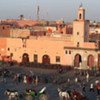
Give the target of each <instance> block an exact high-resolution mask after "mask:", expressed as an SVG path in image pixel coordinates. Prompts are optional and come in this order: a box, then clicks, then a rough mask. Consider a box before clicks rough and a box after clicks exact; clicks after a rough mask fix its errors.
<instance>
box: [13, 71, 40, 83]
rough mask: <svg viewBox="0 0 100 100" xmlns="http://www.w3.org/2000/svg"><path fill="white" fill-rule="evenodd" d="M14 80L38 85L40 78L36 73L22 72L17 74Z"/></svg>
mask: <svg viewBox="0 0 100 100" xmlns="http://www.w3.org/2000/svg"><path fill="white" fill-rule="evenodd" d="M13 80H14V81H15V82H16V83H21V82H22V83H24V84H35V85H38V82H39V78H38V76H36V75H33V76H32V75H22V74H19V73H17V74H15V75H14V77H13Z"/></svg>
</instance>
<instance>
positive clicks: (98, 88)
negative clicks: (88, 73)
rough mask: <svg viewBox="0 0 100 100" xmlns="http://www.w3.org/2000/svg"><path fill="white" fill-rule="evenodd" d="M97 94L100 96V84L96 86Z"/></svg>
mask: <svg viewBox="0 0 100 100" xmlns="http://www.w3.org/2000/svg"><path fill="white" fill-rule="evenodd" d="M96 90H97V94H98V95H100V83H97V84H96Z"/></svg>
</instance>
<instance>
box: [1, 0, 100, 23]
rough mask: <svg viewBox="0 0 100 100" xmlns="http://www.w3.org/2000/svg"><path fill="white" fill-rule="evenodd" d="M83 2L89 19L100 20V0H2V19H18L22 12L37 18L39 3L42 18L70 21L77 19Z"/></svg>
mask: <svg viewBox="0 0 100 100" xmlns="http://www.w3.org/2000/svg"><path fill="white" fill-rule="evenodd" d="M37 2H38V3H37ZM81 3H82V4H83V6H84V8H85V9H86V18H87V19H90V20H96V21H100V0H0V19H9V18H13V19H16V18H18V16H19V15H21V14H23V15H24V16H25V17H26V18H32V19H36V5H37V4H39V5H40V18H41V19H45V20H59V19H62V18H63V19H64V20H65V21H67V22H69V21H72V20H74V19H76V17H77V10H78V7H79V5H80V4H81Z"/></svg>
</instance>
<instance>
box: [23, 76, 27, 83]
mask: <svg viewBox="0 0 100 100" xmlns="http://www.w3.org/2000/svg"><path fill="white" fill-rule="evenodd" d="M23 83H25V84H26V83H27V77H26V75H25V76H24V78H23Z"/></svg>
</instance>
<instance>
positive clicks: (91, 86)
mask: <svg viewBox="0 0 100 100" xmlns="http://www.w3.org/2000/svg"><path fill="white" fill-rule="evenodd" d="M90 91H93V92H94V85H93V83H91V84H90Z"/></svg>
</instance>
